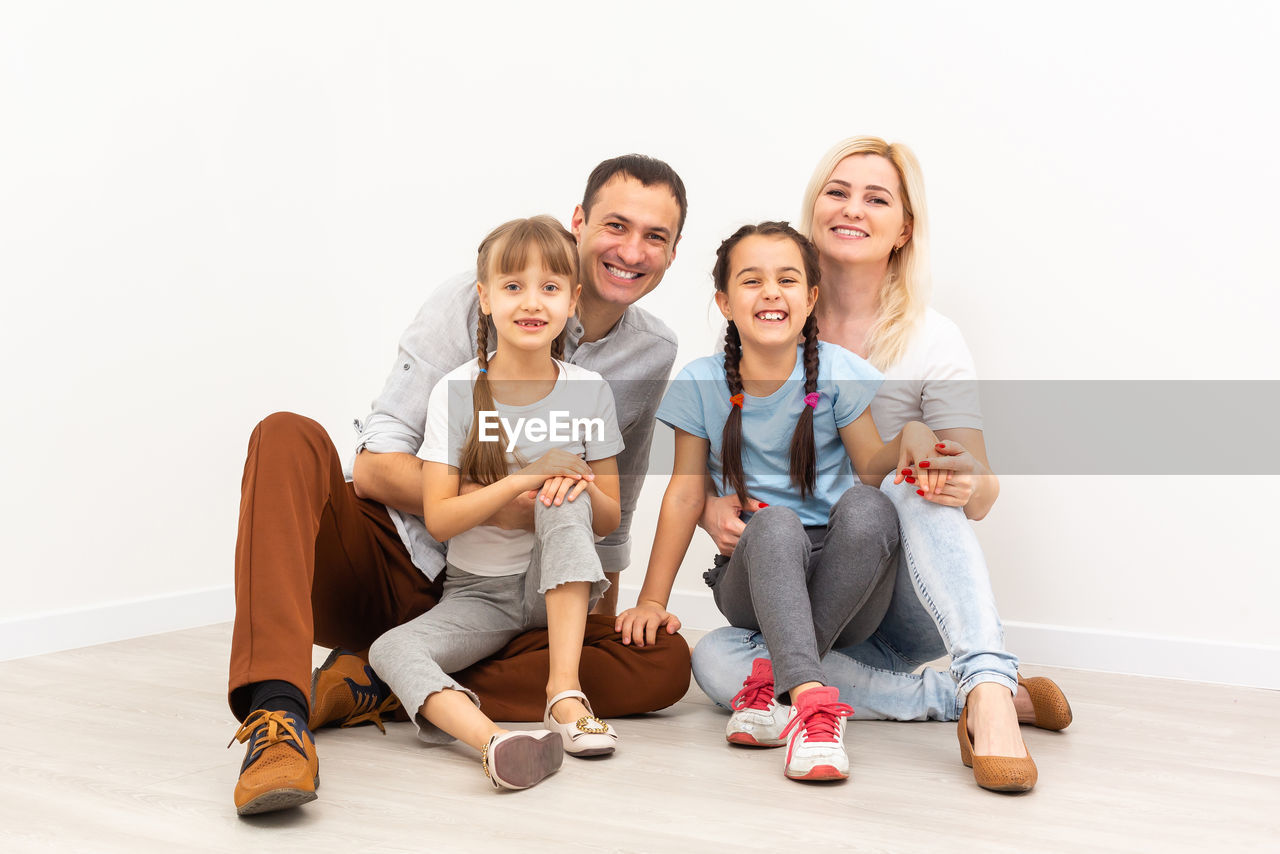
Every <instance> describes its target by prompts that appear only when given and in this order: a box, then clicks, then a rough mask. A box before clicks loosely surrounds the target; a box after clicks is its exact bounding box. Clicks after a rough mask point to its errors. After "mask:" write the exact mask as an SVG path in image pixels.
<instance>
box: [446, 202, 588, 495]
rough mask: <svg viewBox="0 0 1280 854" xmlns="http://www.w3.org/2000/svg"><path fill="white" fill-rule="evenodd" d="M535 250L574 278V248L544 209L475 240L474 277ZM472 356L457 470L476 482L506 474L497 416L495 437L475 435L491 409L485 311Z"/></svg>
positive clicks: (516, 263)
mask: <svg viewBox="0 0 1280 854" xmlns="http://www.w3.org/2000/svg"><path fill="white" fill-rule="evenodd" d="M534 254H536V255H537V257H539V258H541V259H542V263H543V264H545V265H546V266H547V267H548V268H549V269H550V270H551V272H553V273H555V274H556V275H558V276H568V277H569V281H570V282H572V283H573V284H574V285H576V284H577V282H578V248H577V245H576V244H575V243H574V240H573V235H572V234H570V233H569V232H568V231H567V230H566V229H565V227H564V226H563V225H561V224H560V223H559V222H557V221H556V219H555V218H554V217H550V216H547V215H545V214H543V215H540V216H534V217H529V218H528V219H513V220H511V221H510V222H504V223H503V224H502V225H500V226H498V227H497V228H495V229H494V230H493V231H491V232H489V234H488V235H487V236H486V237H485V239H484V240H482V241H480V249H479V252H478V254H477V257H476V280H477V281H479V282H484V283H488V281H489V280H490V279H492V278H493V277H494V276H501V275H506V274H508V273H516V272H519V271H521V270H523V269H524V268H525V267H527V266H528V265H529V261H530V260H531V256H532V255H534ZM566 334H567V333H566V332H565V331H564V330H562V331H561V332H560V334H559V335H558V336H556V340H555V341H553V342H552V344H551V357H552V358H553V359H559V358H562V357H563V356H564V339H565V335H566ZM476 358H477V360H478V361H479V362H480V367H481V368H482V369H483V370H481V371H480V375H479V376H478V377H476V381H475V384H474V385H473V386H472V387H471V405H472V417H471V430H470V431H469V432H468V433H467V441H466V443H465V444H464V445H463V446H462V454H461V459H460V460H459V463H460V465H459V466H458V471H459V472H460V473H461V474H462V476H463V477H464V478H466V479H467V480H470V481H474V482H475V483H478V484H481V485H488V484H490V483H497V482H498V481H500V480H502V479H503V478H504V477H506V476H507V458H506V453H505V452H504V451H503V448H505V447H506V446H507V434H506V431H505V430H504V429H503V427H502V424H501V422H499V424H498V438H499V441H496V442H481V441H480V413H481V412H492V411H493V409H494V404H493V389H492V388H490V386H489V374H488V367H489V315H487V314H485V313H484V311H481V312H480V317H479V320H478V321H477V323H476Z"/></svg>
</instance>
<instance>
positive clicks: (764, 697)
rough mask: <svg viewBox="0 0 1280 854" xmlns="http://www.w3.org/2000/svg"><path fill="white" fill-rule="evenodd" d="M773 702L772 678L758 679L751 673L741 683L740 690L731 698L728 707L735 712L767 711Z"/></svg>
mask: <svg viewBox="0 0 1280 854" xmlns="http://www.w3.org/2000/svg"><path fill="white" fill-rule="evenodd" d="M771 702H773V678H772V677H763V678H762V677H759V676H757V675H756V674H755V672H752V674H751V675H750V676H748V677H747V681H745V682H743V683H742V690H741V691H739V692H738V693H737V694H735V695H734V696H733V699H732V700H730V701H729V706H730V708H732V709H733V710H734V711H735V712H736V711H741V710H743V709H767V708H769V703H771Z"/></svg>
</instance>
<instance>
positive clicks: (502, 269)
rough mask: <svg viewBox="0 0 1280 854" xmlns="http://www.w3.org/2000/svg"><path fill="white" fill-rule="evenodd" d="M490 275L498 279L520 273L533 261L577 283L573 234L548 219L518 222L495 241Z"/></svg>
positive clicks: (576, 263)
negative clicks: (496, 276)
mask: <svg viewBox="0 0 1280 854" xmlns="http://www.w3.org/2000/svg"><path fill="white" fill-rule="evenodd" d="M494 242H495V245H494V247H493V250H494V251H493V256H492V260H491V262H490V264H489V272H491V273H492V274H496V275H499V276H506V275H511V274H513V273H519V272H521V271H522V270H524V269H525V268H527V267H528V266H529V264H530V263H532V262H533V261H541V262H542V264H543V266H545V267H546V268H547V269H548V270H550V271H551V272H553V273H555V274H556V275H558V276H567V277H569V279H570V280H571V281H573V282H575V283H576V282H577V280H578V248H577V246H576V245H575V244H574V242H573V235H571V234H570V233H569V232H568V231H566V230H565V228H564V226H562V225H560V223H558V222H556V221H555V220H554V219H552V218H551V217H549V216H538V217H533V218H531V219H526V220H518V221H516V223H515V224H514V225H513V226H512V228H511V229H510V230H509V231H507V232H506V233H505V234H500V235H498V236H497V238H496V240H495V241H494Z"/></svg>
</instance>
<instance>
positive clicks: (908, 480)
mask: <svg viewBox="0 0 1280 854" xmlns="http://www.w3.org/2000/svg"><path fill="white" fill-rule="evenodd" d="M915 482H916V479H915V478H914V477H909V478H907V483H915Z"/></svg>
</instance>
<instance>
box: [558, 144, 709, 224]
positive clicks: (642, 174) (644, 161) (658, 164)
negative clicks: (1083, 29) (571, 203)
mask: <svg viewBox="0 0 1280 854" xmlns="http://www.w3.org/2000/svg"><path fill="white" fill-rule="evenodd" d="M618 175H626V176H628V177H631V178H634V179H636V180H637V181H639V182H640V183H641V184H642V185H644V186H646V187H653V186H655V185H658V186H665V187H666V188H667V189H668V190H670V191H671V195H673V196H675V198H676V204H677V205H679V206H680V223H679V225H677V226H676V234H675V236H676V237H679V236H680V232H682V231H684V218H685V215H686V214H688V213H689V199H688V198H687V197H686V196H685V192H684V181H681V180H680V176H679V175H677V174H676V170H674V169H672V168H671V167H670V166H668V165H667V164H666V163H665V162H664V161H661V160H659V159H658V158H656V157H649V156H648V155H645V154H623V155H622V156H621V157H613V158H610V159H609V160H606V161H604V162H603V163H601V164H600V165H599V166H597V167H596V168H595V169H592V170H591V174H590V175H589V176H587V189H586V190H584V191H583V193H582V212H583V213H584V214H586V215H587V217H588V218H590V217H591V206H592V205H594V204H595V203H596V196H598V195H600V189H601V188H602V187H604V185H605V184H607V183H609V182H610V181H612V180H613V179H614V177H616V176H618Z"/></svg>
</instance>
